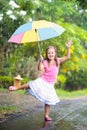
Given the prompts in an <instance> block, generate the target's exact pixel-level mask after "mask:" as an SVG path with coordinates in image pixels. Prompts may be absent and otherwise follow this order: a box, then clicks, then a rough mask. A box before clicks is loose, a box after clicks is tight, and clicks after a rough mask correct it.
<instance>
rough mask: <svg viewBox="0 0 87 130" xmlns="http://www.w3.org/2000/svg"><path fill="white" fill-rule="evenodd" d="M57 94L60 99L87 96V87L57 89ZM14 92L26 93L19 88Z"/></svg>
mask: <svg viewBox="0 0 87 130" xmlns="http://www.w3.org/2000/svg"><path fill="white" fill-rule="evenodd" d="M0 91H1V92H3V91H5V92H8V90H7V89H1V88H0ZM56 92H57V95H58V97H59V98H60V99H72V98H80V97H83V96H87V89H83V90H76V91H70V92H69V91H66V90H63V89H56ZM14 93H17V94H26V91H25V90H18V91H14Z"/></svg>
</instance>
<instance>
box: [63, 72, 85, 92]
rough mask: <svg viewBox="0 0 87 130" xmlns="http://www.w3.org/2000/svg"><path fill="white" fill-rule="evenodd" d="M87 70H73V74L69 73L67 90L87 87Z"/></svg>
mask: <svg viewBox="0 0 87 130" xmlns="http://www.w3.org/2000/svg"><path fill="white" fill-rule="evenodd" d="M86 80H87V70H85V71H83V70H79V71H78V72H76V71H73V72H71V75H68V74H67V80H66V85H65V89H66V90H79V89H83V88H87V81H86Z"/></svg>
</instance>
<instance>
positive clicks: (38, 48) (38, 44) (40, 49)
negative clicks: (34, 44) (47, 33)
mask: <svg viewBox="0 0 87 130" xmlns="http://www.w3.org/2000/svg"><path fill="white" fill-rule="evenodd" d="M38 49H39V53H40V55H41V49H40V44H39V42H38Z"/></svg>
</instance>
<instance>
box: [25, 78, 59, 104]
mask: <svg viewBox="0 0 87 130" xmlns="http://www.w3.org/2000/svg"><path fill="white" fill-rule="evenodd" d="M28 84H29V87H30V89H27V92H29V93H30V94H32V95H33V96H34V97H36V98H37V99H39V100H40V101H42V102H43V103H45V104H48V105H55V104H57V103H59V102H60V100H59V98H58V96H57V94H56V91H55V88H54V86H53V85H52V84H49V83H48V82H46V81H44V80H43V79H42V78H37V79H36V80H33V81H29V82H28Z"/></svg>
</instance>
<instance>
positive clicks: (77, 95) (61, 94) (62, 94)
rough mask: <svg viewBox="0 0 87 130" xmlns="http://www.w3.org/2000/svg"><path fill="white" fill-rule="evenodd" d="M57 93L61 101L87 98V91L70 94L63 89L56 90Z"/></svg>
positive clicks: (71, 92)
mask: <svg viewBox="0 0 87 130" xmlns="http://www.w3.org/2000/svg"><path fill="white" fill-rule="evenodd" d="M56 92H57V94H58V96H59V98H60V99H72V98H80V97H83V96H87V89H83V90H76V91H70V92H69V91H65V90H61V89H56Z"/></svg>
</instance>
